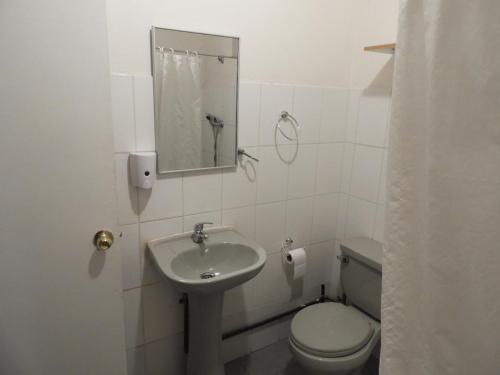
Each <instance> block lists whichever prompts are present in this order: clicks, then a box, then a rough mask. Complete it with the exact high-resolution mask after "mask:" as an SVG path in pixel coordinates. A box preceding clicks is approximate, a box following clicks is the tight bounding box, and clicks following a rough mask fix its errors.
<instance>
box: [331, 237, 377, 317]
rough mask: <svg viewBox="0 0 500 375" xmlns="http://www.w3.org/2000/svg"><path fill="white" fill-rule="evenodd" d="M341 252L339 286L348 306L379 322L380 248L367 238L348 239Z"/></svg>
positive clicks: (343, 243) (341, 247)
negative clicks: (354, 307)
mask: <svg viewBox="0 0 500 375" xmlns="http://www.w3.org/2000/svg"><path fill="white" fill-rule="evenodd" d="M340 250H341V253H342V257H343V258H342V263H341V270H340V285H341V287H342V289H343V292H344V293H345V295H346V297H347V303H348V304H352V305H354V306H356V307H358V308H359V309H360V310H362V311H364V312H366V313H368V314H369V315H371V316H372V317H374V318H376V319H378V320H380V303H381V298H382V244H381V243H380V242H377V241H375V240H372V239H369V238H351V239H348V240H344V241H342V243H341V244H340Z"/></svg>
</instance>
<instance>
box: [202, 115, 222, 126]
mask: <svg viewBox="0 0 500 375" xmlns="http://www.w3.org/2000/svg"><path fill="white" fill-rule="evenodd" d="M205 118H206V119H207V120H208V122H209V123H210V125H212V126H213V127H214V128H223V127H224V120H222V119H220V118H218V117H216V116H214V115H212V114H210V113H207V115H206V117H205Z"/></svg>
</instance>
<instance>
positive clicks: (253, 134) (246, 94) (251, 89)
mask: <svg viewBox="0 0 500 375" xmlns="http://www.w3.org/2000/svg"><path fill="white" fill-rule="evenodd" d="M238 95H239V107H238V111H239V113H238V120H239V121H238V145H239V146H257V145H258V144H259V121H260V85H259V84H254V83H241V84H240V91H239V93H238Z"/></svg>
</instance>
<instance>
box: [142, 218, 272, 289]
mask: <svg viewBox="0 0 500 375" xmlns="http://www.w3.org/2000/svg"><path fill="white" fill-rule="evenodd" d="M205 233H206V234H207V235H208V238H207V239H206V240H205V241H204V242H203V243H200V244H195V243H194V242H193V241H192V240H191V232H189V233H183V234H180V235H174V236H170V237H166V238H163V239H158V240H153V241H150V242H149V243H148V246H149V249H150V251H151V254H152V255H153V259H154V261H155V262H156V265H157V267H158V268H159V269H160V271H161V272H162V273H163V274H164V275H165V276H166V277H167V278H168V279H170V281H171V282H172V283H173V284H174V286H175V287H176V288H177V289H179V290H180V291H183V292H187V293H205V294H206V293H214V292H219V291H224V290H227V289H231V288H234V287H235V286H237V285H239V284H242V283H244V282H245V281H247V280H250V279H251V278H252V277H254V276H255V275H257V274H258V273H259V272H260V270H261V269H262V267H264V263H265V261H266V251H265V250H264V249H263V248H262V247H261V246H259V245H258V244H257V243H255V242H253V241H251V240H249V239H247V238H245V237H243V236H242V235H241V234H239V233H238V232H237V231H235V230H234V229H233V228H231V227H222V228H212V229H207V230H205Z"/></svg>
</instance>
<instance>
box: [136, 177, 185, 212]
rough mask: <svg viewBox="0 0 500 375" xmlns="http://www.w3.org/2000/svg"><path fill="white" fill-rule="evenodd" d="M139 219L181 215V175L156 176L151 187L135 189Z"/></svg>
mask: <svg viewBox="0 0 500 375" xmlns="http://www.w3.org/2000/svg"><path fill="white" fill-rule="evenodd" d="M137 190H138V193H139V215H140V221H150V220H158V219H165V218H171V217H177V216H182V177H180V176H178V177H158V178H157V179H156V181H155V183H154V185H153V188H152V189H137Z"/></svg>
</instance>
